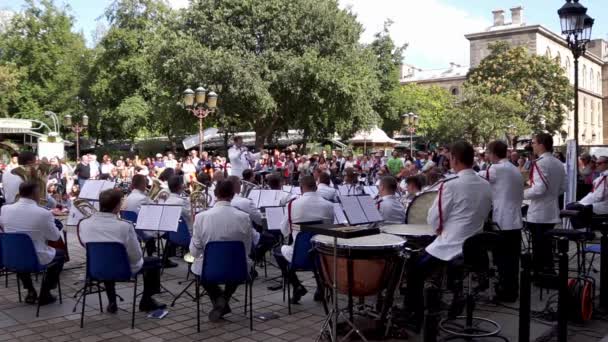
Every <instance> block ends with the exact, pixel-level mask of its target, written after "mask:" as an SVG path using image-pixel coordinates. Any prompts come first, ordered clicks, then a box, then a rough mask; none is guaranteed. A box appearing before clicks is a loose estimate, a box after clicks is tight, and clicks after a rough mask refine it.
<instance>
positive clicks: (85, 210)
mask: <svg viewBox="0 0 608 342" xmlns="http://www.w3.org/2000/svg"><path fill="white" fill-rule="evenodd" d="M72 205H73V206H75V207H76V209H78V211H80V212H81V213H82V215H83V216H84V217H85V218H86V217H91V216H93V214H94V213H96V212H97V209H95V207H94V206H93V205H91V203H90V202H89V201H87V200H85V199H82V198H78V199H75V200H74V203H72Z"/></svg>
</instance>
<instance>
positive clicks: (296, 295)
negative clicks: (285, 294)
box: [291, 285, 308, 304]
mask: <svg viewBox="0 0 608 342" xmlns="http://www.w3.org/2000/svg"><path fill="white" fill-rule="evenodd" d="M307 293H308V290H306V288H305V287H304V286H302V285H300V286H298V287H296V288H294V289H293V296H291V304H299V303H300V299H301V298H302V297H304V295H305V294H307Z"/></svg>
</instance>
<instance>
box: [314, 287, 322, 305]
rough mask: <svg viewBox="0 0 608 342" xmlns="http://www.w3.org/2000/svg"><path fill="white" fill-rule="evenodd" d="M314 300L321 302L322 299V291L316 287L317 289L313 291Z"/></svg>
mask: <svg viewBox="0 0 608 342" xmlns="http://www.w3.org/2000/svg"><path fill="white" fill-rule="evenodd" d="M313 299H314V301H315V302H322V301H323V293H321V291H320V290H319V289H318V288H317V291H315V295H314V297H313Z"/></svg>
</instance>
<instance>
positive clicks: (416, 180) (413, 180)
mask: <svg viewBox="0 0 608 342" xmlns="http://www.w3.org/2000/svg"><path fill="white" fill-rule="evenodd" d="M405 184H407V185H410V184H413V185H414V186H415V187H416V189H420V190H421V189H422V179H421V178H420V176H418V175H415V176H409V177H407V178H406V179H405Z"/></svg>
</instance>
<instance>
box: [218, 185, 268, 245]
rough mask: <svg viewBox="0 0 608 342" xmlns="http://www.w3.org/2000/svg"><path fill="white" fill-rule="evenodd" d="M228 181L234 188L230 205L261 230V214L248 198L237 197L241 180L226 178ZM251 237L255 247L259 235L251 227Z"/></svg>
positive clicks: (258, 240)
mask: <svg viewBox="0 0 608 342" xmlns="http://www.w3.org/2000/svg"><path fill="white" fill-rule="evenodd" d="M226 180H227V181H229V182H230V183H231V184H232V186H233V187H234V197H232V201H230V204H231V205H232V206H233V207H235V208H237V209H238V210H240V211H242V212H244V213H245V214H247V215H249V219H250V220H251V222H253V223H255V224H256V225H257V226H258V227H259V229H260V230H261V229H262V223H263V222H262V213H261V212H260V209H258V208H256V207H255V204H254V203H253V201H252V200H250V199H249V198H245V197H241V195H239V194H240V193H241V180H240V179H239V177H237V176H228V178H227V179H226ZM251 236H252V239H253V245H254V246H257V244H258V242H260V233H259V232H258V231H257V230H256V229H254V227H253V226H251Z"/></svg>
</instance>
